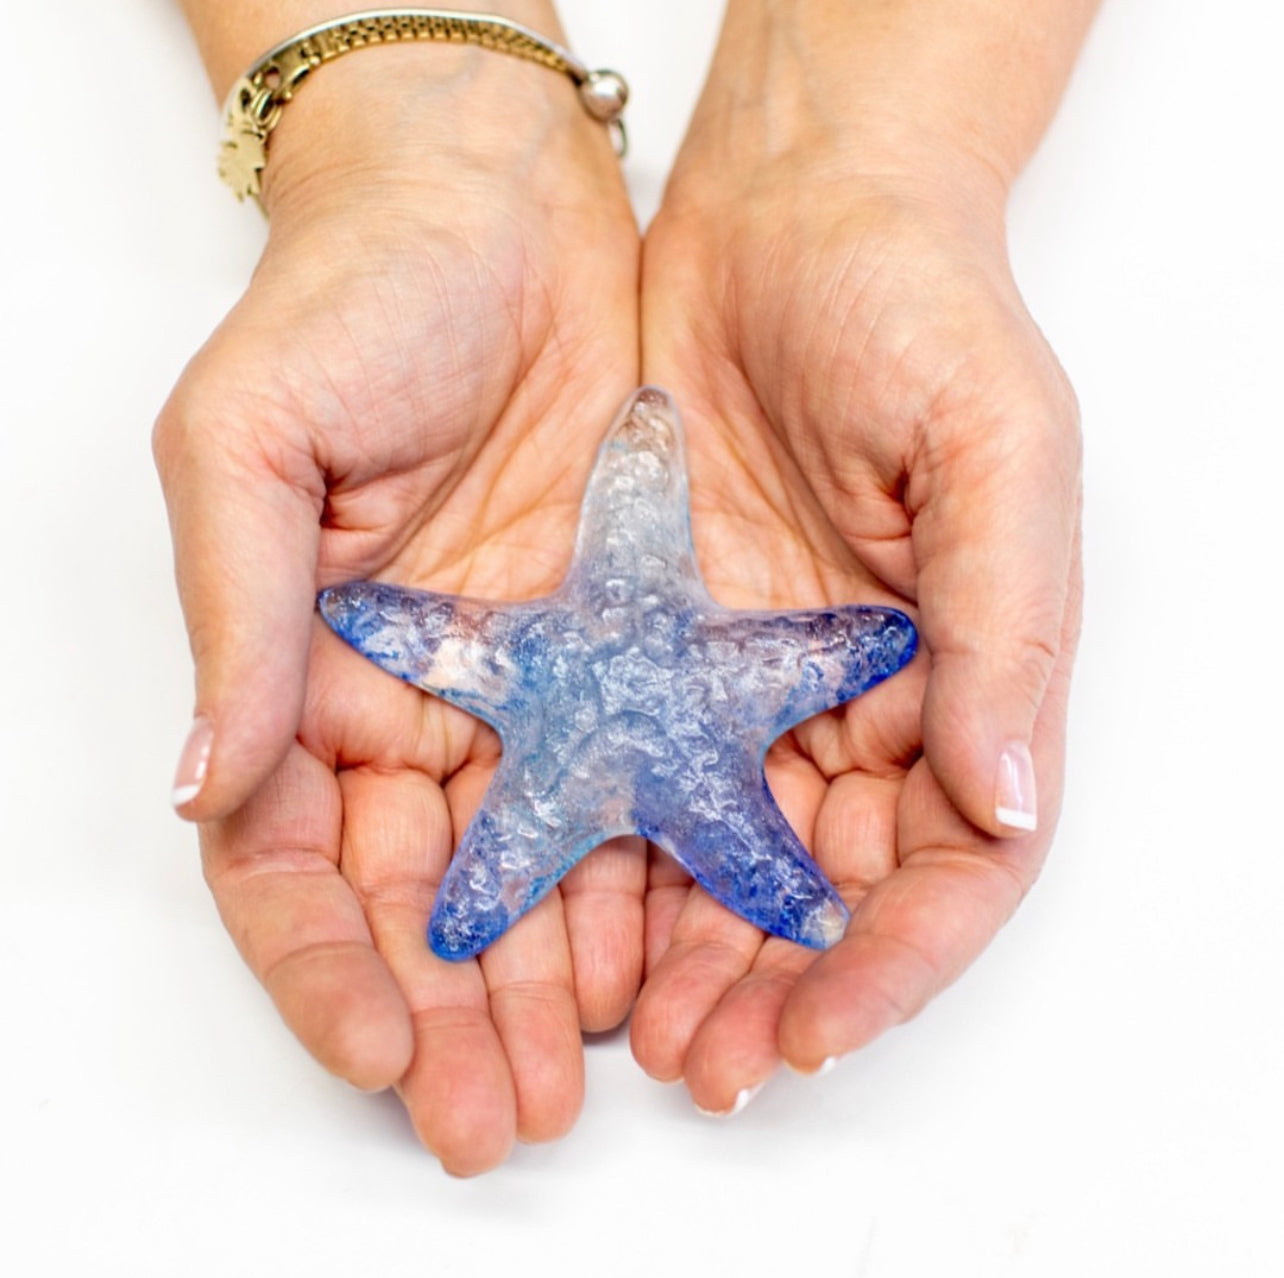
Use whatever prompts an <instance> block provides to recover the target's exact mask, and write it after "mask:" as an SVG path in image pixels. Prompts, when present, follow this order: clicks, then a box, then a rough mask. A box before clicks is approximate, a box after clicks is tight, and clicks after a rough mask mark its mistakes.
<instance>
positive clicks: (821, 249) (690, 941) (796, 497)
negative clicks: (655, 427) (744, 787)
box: [632, 129, 1080, 1113]
mask: <svg viewBox="0 0 1284 1278" xmlns="http://www.w3.org/2000/svg"><path fill="white" fill-rule="evenodd" d="M704 136H705V135H702V134H701V133H700V131H699V130H698V129H697V130H695V131H694V132H693V139H694V141H693V142H689V143H688V146H687V151H686V154H685V155H684V156H683V158H682V159H681V160H680V162H679V165H678V168H677V170H676V172H675V176H674V178H673V179H672V181H671V184H670V188H669V192H668V195H667V197H666V204H665V207H664V208H663V209H662V211H661V213H660V215H659V216H658V217H657V219H656V221H655V223H654V225H653V228H652V230H651V231H650V233H649V235H648V238H647V244H646V253H645V259H644V261H645V267H644V279H643V373H644V377H645V378H646V379H647V380H648V381H653V382H656V383H657V384H660V385H663V386H665V387H667V388H668V389H669V390H671V391H672V392H673V394H674V396H675V398H676V400H677V402H678V404H679V406H680V408H681V409H682V411H683V414H684V418H685V421H686V425H687V433H688V438H689V446H690V450H691V464H692V497H693V509H694V518H693V523H694V529H695V537H696V548H697V553H698V556H699V558H700V561H701V564H702V568H703V570H704V572H705V574H706V578H707V580H708V583H709V586H710V589H711V591H712V593H713V594H714V596H715V597H716V598H717V599H718V600H719V602H721V603H723V604H726V605H728V606H731V607H764V606H767V607H780V608H784V607H798V606H805V605H815V604H818V603H822V602H827V601H828V602H861V603H890V604H893V605H897V606H900V607H902V608H904V609H906V610H907V611H908V612H910V613H911V615H912V616H913V617H914V618H915V621H916V623H917V624H918V625H919V628H920V632H921V637H922V640H923V644H922V648H921V650H920V655H919V656H918V657H917V658H916V659H915V661H914V662H913V663H912V664H911V665H910V666H909V667H908V668H907V669H906V670H905V671H903V672H902V673H900V674H899V675H897V676H896V677H895V678H893V679H891V680H889V681H888V682H887V683H885V684H883V685H881V686H880V687H878V688H876V689H874V690H873V691H871V692H870V693H868V694H866V695H865V696H863V697H861V698H859V699H858V700H857V701H855V702H853V703H851V704H850V705H848V706H846V707H843V708H841V709H839V710H836V711H833V712H831V713H829V714H826V715H823V716H820V717H818V718H816V719H813V720H810V721H808V722H806V723H804V724H801V725H800V726H799V727H798V728H796V729H795V730H794V731H792V732H791V733H789V734H788V735H787V736H785V737H784V738H782V739H781V740H780V741H779V742H777V743H776V744H775V746H773V748H772V750H771V751H770V753H769V755H768V758H767V776H768V780H769V782H770V784H771V787H772V791H773V793H774V794H775V796H776V798H777V800H778V801H779V803H780V805H781V807H782V809H783V810H784V812H785V814H786V815H787V816H788V818H789V819H790V821H791V822H792V823H793V825H794V827H795V828H796V829H797V831H798V832H799V834H800V836H801V837H802V839H803V841H804V843H806V844H807V845H808V847H809V848H810V850H811V851H812V854H813V856H815V858H816V859H817V861H818V862H819V863H820V865H821V867H822V868H823V869H824V870H825V871H826V872H827V874H828V875H829V876H830V878H831V879H832V880H833V881H834V883H835V885H836V886H837V887H838V888H839V890H840V891H841V892H842V894H843V896H844V897H845V899H846V900H847V903H848V905H849V906H850V908H851V910H852V922H851V925H850V928H849V930H848V934H847V936H846V937H845V939H844V940H843V941H841V942H840V943H839V944H838V945H837V946H836V947H835V948H834V949H832V950H831V951H829V952H827V953H825V954H823V955H818V954H816V953H814V952H812V951H809V950H804V949H802V948H800V947H798V946H795V945H793V944H790V943H788V942H785V941H781V940H779V939H776V938H765V937H764V936H763V934H762V933H760V932H759V931H757V930H756V929H755V928H754V927H752V926H751V925H749V924H747V923H745V922H744V921H742V920H740V919H738V918H736V917H733V916H732V915H731V914H729V913H728V912H727V911H726V910H724V909H723V908H722V907H721V906H719V905H717V904H716V903H715V902H714V901H713V900H712V899H711V898H709V897H708V896H707V895H705V894H704V893H703V892H702V891H701V890H699V889H698V888H693V887H692V886H691V885H690V882H689V880H686V879H685V878H684V876H682V874H681V873H680V872H679V871H678V870H677V869H676V867H673V866H672V864H671V863H669V862H667V861H666V860H664V859H663V858H661V859H660V861H659V862H658V863H657V864H656V865H655V866H654V868H653V874H652V883H651V888H650V892H649V897H648V918H647V951H648V952H647V967H648V976H647V980H646V983H645V985H644V987H643V990H642V994H641V996H640V998H639V1002H638V1006H637V1009H636V1011H635V1014H634V1018H633V1024H632V1041H633V1047H634V1051H635V1054H636V1056H637V1058H638V1060H639V1062H640V1063H641V1064H642V1065H643V1067H644V1068H645V1069H646V1070H647V1071H648V1072H649V1073H651V1074H652V1075H654V1076H656V1077H659V1078H663V1079H675V1078H678V1077H684V1078H685V1080H686V1082H687V1084H688V1086H689V1088H690V1090H691V1092H692V1094H693V1097H694V1099H695V1101H696V1103H697V1104H698V1105H699V1106H700V1107H701V1108H703V1109H705V1110H708V1111H713V1112H720V1113H725V1112H728V1111H730V1110H732V1109H733V1107H735V1104H736V1101H737V1099H738V1098H739V1097H741V1096H743V1095H747V1094H749V1093H750V1092H751V1091H752V1089H753V1088H755V1087H756V1086H758V1085H760V1084H761V1083H762V1082H763V1081H764V1080H765V1079H766V1078H767V1077H768V1076H769V1075H770V1073H771V1072H772V1071H773V1069H774V1068H775V1067H776V1066H777V1064H778V1063H779V1062H780V1061H781V1060H782V1059H783V1060H784V1061H786V1062H787V1063H789V1064H790V1065H792V1066H793V1067H795V1068H797V1069H799V1070H802V1071H804V1072H811V1071H815V1070H816V1069H818V1068H820V1066H821V1065H822V1064H823V1063H824V1062H826V1061H827V1060H828V1059H830V1058H833V1057H836V1056H838V1055H841V1054H842V1053H845V1052H850V1051H852V1050H854V1049H856V1048H858V1047H860V1046H862V1045H863V1044H865V1043H867V1042H869V1041H870V1040H871V1039H873V1038H874V1037H875V1036H877V1035H878V1034H879V1033H881V1032H882V1031H883V1030H885V1029H887V1028H888V1027H890V1026H892V1025H895V1024H897V1023H899V1022H901V1021H904V1020H905V1019H907V1018H908V1017H910V1016H912V1015H913V1014H914V1013H915V1012H917V1011H918V1010H919V1009H920V1008H921V1007H922V1006H923V1005H924V1004H925V1003H926V1002H927V1001H928V1000H929V999H930V998H931V997H932V996H933V995H934V994H936V993H937V992H938V991H939V990H941V989H942V988H943V987H944V986H945V985H947V984H948V983H949V982H950V981H952V980H953V979H954V978H955V977H956V976H957V975H958V974H959V973H960V972H961V971H962V970H963V969H964V968H965V967H966V966H967V965H968V963H969V962H970V961H971V960H972V959H973V958H974V957H975V956H976V955H977V954H978V953H979V952H980V950H981V949H982V948H983V947H984V946H985V945H986V943H987V942H988V941H989V940H990V939H991V937H992V936H993V935H994V933H995V932H996V931H997V929H998V928H999V927H1000V926H1001V925H1002V923H1003V922H1004V921H1005V920H1006V919H1007V917H1008V916H1009V915H1010V914H1011V913H1012V911H1013V910H1014V909H1015V908H1016V906H1017V904H1018V902H1019V901H1020V899H1021V897H1022V895H1023V893H1024V892H1025V891H1026V890H1027V889H1028V888H1029V886H1030V884H1031V883H1032V882H1033V880H1034V878H1035V876H1036V875H1037V873H1038V870H1039V867H1040V865H1041V864H1042V861H1043V859H1044V857H1045V855H1046V853H1047V850H1048V845H1049V842H1050V840H1051V836H1052V831H1053V827H1054V825H1055V822H1056V816H1057V811H1058V807H1059V800H1060V785H1061V780H1060V777H1061V765H1062V755H1063V738H1064V730H1065V715H1066V700H1067V691H1068V681H1069V675H1070V667H1071V662H1072V658H1073V653H1074V648H1075V643H1076V638H1077V630H1078V621H1079V596H1080V586H1079V565H1078V520H1079V439H1078V425H1077V413H1076V407H1075V403H1074V398H1073V395H1072V393H1071V391H1070V389H1069V386H1068V384H1067V382H1066V380H1065V377H1064V375H1063V374H1062V372H1061V370H1060V368H1059V366H1058V364H1057V362H1056V360H1055V358H1054V357H1053V355H1052V353H1051V351H1050V350H1049V349H1048V347H1047V345H1046V343H1045V342H1044V341H1043V339H1042V337H1041V335H1040V334H1039V332H1038V330H1037V329H1036V327H1035V326H1034V324H1033V322H1032V321H1031V319H1030V317H1029V315H1028V314H1027V313H1026V311H1025V308H1024V307H1023V305H1022V303H1021V300H1020V298H1019V296H1018V294H1017V292H1016V288H1015V286H1014V284H1013V282H1012V279H1011V276H1010V274H1009V271H1008V268H1007V262H1006V256H1005V253H1004V249H1003V236H1002V196H1001V194H998V195H996V194H995V193H994V192H993V191H989V190H985V189H984V186H985V182H986V181H987V178H986V177H985V176H984V175H981V176H978V177H977V178H976V186H975V187H974V188H972V189H969V187H968V186H967V184H965V183H960V184H957V185H954V186H952V187H951V186H950V184H948V183H941V184H939V185H933V184H932V183H930V182H929V181H927V180H924V179H922V178H920V177H918V176H917V175H916V176H914V177H902V178H897V177H894V176H889V175H886V174H880V175H879V176H878V177H877V178H867V177H862V176H860V175H859V174H853V173H850V172H848V173H846V174H841V173H840V172H839V171H838V170H837V168H836V166H834V165H832V164H829V165H826V164H824V163H821V162H819V161H817V162H813V161H814V160H815V157H814V156H808V154H807V153H806V152H805V150H803V151H799V150H797V149H795V150H790V151H786V152H784V153H783V154H781V155H778V156H774V157H771V158H769V159H763V160H761V162H760V163H759V166H758V167H756V168H754V167H748V168H744V169H740V170H734V169H729V168H728V167H726V166H725V164H721V166H720V162H721V161H722V160H724V159H725V152H726V150H727V147H726V145H725V144H724V143H722V142H715V143H714V145H713V146H711V147H710V148H708V149H709V150H710V151H711V152H712V155H713V159H712V160H710V159H709V157H708V156H706V155H704V154H702V153H701V146H700V144H701V140H702V138H703V137H704ZM1027 750H1028V753H1026V754H1025V755H1024V758H1025V760H1030V759H1031V758H1032V760H1033V771H1034V774H1035V775H1034V777H1031V776H1030V775H1029V766H1030V765H1029V764H1028V763H1026V765H1025V766H1026V771H1025V774H1024V775H1023V773H1022V758H1021V755H1022V752H1023V751H1027ZM1012 751H1015V752H1016V758H1015V760H1012V759H1011V758H1008V759H1006V760H1005V754H1008V753H1010V752H1012ZM1013 762H1014V763H1015V773H1011V772H1009V773H1005V772H1004V769H1005V767H1007V766H1008V765H1009V764H1010V763H1013ZM1036 777H1037V790H1038V828H1037V830H1036V831H1034V832H1024V831H1021V830H1019V829H1017V828H1014V826H1013V824H1012V821H1013V819H1014V818H1012V814H1011V813H1010V812H1006V813H1005V811H1004V808H1005V806H1010V804H1012V803H1016V804H1025V805H1026V806H1030V807H1031V808H1032V805H1033V800H1034V794H1033V793H1032V782H1033V781H1034V780H1035V778H1036ZM1012 780H1015V781H1016V782H1018V783H1019V784H1018V786H1017V788H1018V789H1021V788H1023V789H1024V794H1014V793H1013V792H1012V790H1013V787H1012V786H1011V785H1010V784H1007V783H1008V782H1011V781H1012ZM1005 800H1007V801H1008V804H1005ZM1031 815H1033V813H1032V812H1031Z"/></svg>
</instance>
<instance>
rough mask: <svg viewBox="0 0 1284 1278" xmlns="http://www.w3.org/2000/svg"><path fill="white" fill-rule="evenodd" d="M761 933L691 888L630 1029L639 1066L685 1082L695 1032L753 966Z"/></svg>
mask: <svg viewBox="0 0 1284 1278" xmlns="http://www.w3.org/2000/svg"><path fill="white" fill-rule="evenodd" d="M762 941H763V936H762V933H761V932H760V931H759V930H758V929H757V928H756V927H754V926H753V924H752V923H746V922H745V920H744V919H741V918H738V917H737V916H736V915H734V914H731V913H730V912H729V911H728V910H726V909H725V908H724V907H723V906H721V905H719V904H718V902H717V901H715V900H714V899H713V898H712V897H711V896H709V895H708V893H706V892H705V891H704V890H703V889H702V888H697V887H693V888H691V889H690V890H689V891H688V893H687V896H686V899H685V902H684V904H683V907H682V912H681V914H680V915H679V916H678V919H677V921H676V922H675V924H674V926H673V934H672V937H671V940H670V944H669V948H668V950H667V951H666V952H665V954H664V957H663V958H662V959H660V961H659V962H658V963H657V964H656V967H655V970H654V971H652V972H651V973H650V974H649V975H648V976H647V980H646V984H645V985H643V987H642V990H641V993H639V995H638V1001H637V1006H636V1007H635V1008H634V1009H633V1020H632V1022H631V1023H630V1026H629V1037H630V1042H631V1044H632V1047H633V1055H634V1058H635V1059H636V1060H637V1062H638V1064H639V1065H641V1066H642V1068H643V1069H644V1070H645V1071H646V1072H647V1073H648V1074H650V1075H651V1077H652V1078H657V1079H660V1080H661V1081H662V1082H672V1081H673V1080H675V1079H678V1078H681V1077H682V1073H683V1061H684V1060H685V1059H686V1054H687V1049H688V1048H689V1047H690V1045H691V1040H692V1039H693V1038H694V1037H695V1033H696V1031H697V1030H698V1029H699V1028H700V1025H701V1023H702V1022H703V1021H704V1019H705V1018H706V1017H707V1016H708V1015H709V1013H710V1012H711V1011H712V1010H713V1009H714V1008H715V1007H716V1006H717V1005H718V1002H719V1000H720V999H721V998H722V997H723V995H725V994H726V992H727V991H728V990H729V989H730V988H731V987H732V986H733V985H735V983H736V982H737V981H739V980H740V979H741V978H742V977H743V976H744V975H745V974H746V973H747V972H748V971H749V969H750V967H751V966H752V965H753V960H754V956H755V955H756V954H757V953H758V951H759V949H760V948H761V947H762Z"/></svg>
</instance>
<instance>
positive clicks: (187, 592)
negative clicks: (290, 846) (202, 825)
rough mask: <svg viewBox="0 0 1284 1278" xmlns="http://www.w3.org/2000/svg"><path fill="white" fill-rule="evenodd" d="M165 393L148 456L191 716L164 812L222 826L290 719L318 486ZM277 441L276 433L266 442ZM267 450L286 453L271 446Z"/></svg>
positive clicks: (242, 434)
mask: <svg viewBox="0 0 1284 1278" xmlns="http://www.w3.org/2000/svg"><path fill="white" fill-rule="evenodd" d="M192 398H193V397H192V396H184V395H182V394H181V393H180V392H176V393H175V396H174V397H173V398H172V399H171V401H170V403H169V404H168V405H166V407H165V409H164V410H163V411H162V413H161V416H160V419H159V420H158V422H157V426H156V431H155V435H154V440H153V443H154V452H155V457H156V464H157V469H158V470H159V472H160V476H161V484H162V487H163V488H164V491H165V501H166V505H167V507H168V509H169V518H170V528H171V531H172V534H173V540H174V560H175V572H176V575H177V578H178V587H179V596H180V598H181V600H182V605H183V614H184V617H185V618H186V621H187V630H188V635H189V637H190V640H191V645H192V655H193V658H194V660H195V665H196V709H195V716H194V720H193V724H192V728H191V731H190V734H189V736H188V739H187V742H186V744H185V746H184V747H183V750H182V752H181V754H180V757H179V762H178V767H177V770H176V772H175V777H174V790H173V795H172V798H173V802H174V806H175V807H176V808H177V809H178V810H179V811H180V812H181V813H182V815H184V816H186V817H190V818H192V819H193V820H197V821H208V820H213V819H216V818H219V817H223V816H226V815H228V814H229V813H231V812H234V811H235V810H236V809H237V808H239V807H240V806H241V805H242V804H243V803H244V802H245V800H246V799H247V798H248V797H249V796H250V795H251V794H252V793H253V792H254V791H255V790H256V789H257V788H258V787H259V786H260V785H261V784H262V783H263V781H264V780H265V779H266V778H267V777H268V776H270V775H271V773H272V772H273V771H274V770H275V768H276V767H277V765H278V764H279V763H280V761H281V759H282V758H283V757H284V755H285V752H286V750H287V749H288V747H289V745H290V742H291V741H292V740H293V738H294V734H295V733H296V731H297V730H298V725H299V720H300V717H301V715H302V709H303V697H304V687H305V677H306V673H307V660H308V643H309V635H310V630H311V624H312V611H313V600H314V595H315V582H316V562H317V547H318V540H319V536H320V513H321V509H322V504H323V501H324V481H323V478H322V476H321V475H320V474H319V473H318V471H317V468H316V466H315V464H314V463H313V462H312V460H311V457H310V455H308V451H307V450H306V449H303V448H301V449H300V450H299V452H298V458H299V461H298V465H297V467H296V469H297V470H298V471H299V473H298V474H290V473H288V471H287V468H286V466H284V465H283V464H282V462H281V458H280V457H279V456H277V457H275V461H274V462H273V463H269V461H268V459H267V458H266V457H265V456H264V454H263V451H262V447H261V445H260V444H259V442H258V441H260V440H264V439H271V438H273V433H274V431H273V427H272V425H271V424H269V423H259V424H257V428H256V424H254V423H247V422H246V420H245V418H244V416H243V412H244V409H243V408H241V409H240V410H239V415H238V418H237V420H236V421H235V424H233V423H231V422H230V421H229V420H228V419H227V418H228V415H226V414H223V413H220V414H218V419H217V420H211V415H210V414H209V413H208V411H203V410H201V409H198V408H194V407H193V406H192V403H191V401H192ZM275 434H276V435H277V436H279V435H280V431H279V429H277V430H276V431H275ZM276 451H277V452H279V453H281V454H288V452H289V449H288V447H287V444H286V442H285V441H283V440H279V439H278V444H277V449H276Z"/></svg>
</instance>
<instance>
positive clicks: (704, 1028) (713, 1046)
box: [682, 937, 815, 1115]
mask: <svg viewBox="0 0 1284 1278" xmlns="http://www.w3.org/2000/svg"><path fill="white" fill-rule="evenodd" d="M814 959H815V954H814V953H813V952H812V951H810V950H805V949H803V948H802V947H801V946H798V945H794V944H792V943H791V942H789V941H782V940H780V939H779V938H778V937H769V938H768V939H767V941H766V942H765V943H764V945H763V947H762V949H761V951H760V952H759V954H758V956H757V959H756V960H755V962H754V964H753V967H752V968H751V969H750V971H749V972H748V973H747V974H746V975H745V976H744V977H743V978H742V979H741V980H739V981H737V982H736V984H735V985H733V986H732V987H731V988H730V989H729V990H728V991H727V992H726V994H724V995H723V997H722V998H721V999H720V1000H719V1001H718V1004H717V1006H716V1007H715V1008H714V1009H713V1010H712V1011H711V1012H710V1014H709V1015H708V1016H707V1017H706V1018H705V1019H704V1020H703V1021H702V1022H701V1024H700V1026H699V1028H698V1029H697V1030H696V1032H695V1034H694V1035H693V1036H692V1040H691V1045H690V1047H689V1048H688V1049H687V1053H686V1056H685V1058H684V1060H683V1066H682V1073H683V1077H684V1078H685V1080H686V1084H687V1087H688V1089H689V1090H690V1092H691V1099H692V1100H694V1101H695V1103H696V1105H697V1107H698V1108H699V1109H701V1110H702V1111H704V1112H705V1113H707V1114H719V1115H727V1114H734V1113H738V1112H739V1111H740V1110H742V1109H743V1108H744V1107H745V1105H747V1104H748V1103H749V1101H750V1100H752V1099H753V1097H754V1096H755V1095H756V1094H757V1092H758V1091H759V1089H760V1088H761V1087H762V1086H763V1084H764V1083H766V1081H767V1079H768V1078H770V1077H771V1075H772V1073H773V1072H774V1071H775V1069H776V1067H777V1066H778V1065H779V1064H780V1049H779V1047H778V1046H777V1039H778V1029H779V1024H780V1013H781V1009H782V1008H783V1007H784V1005H785V1001H786V999H787V998H788V997H789V995H790V993H791V992H792V990H793V988H794V986H795V985H796V984H797V982H798V978H799V977H800V976H801V975H802V973H803V972H804V971H805V970H806V969H807V967H808V965H809V964H810V963H811V962H812V961H813V960H814Z"/></svg>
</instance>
